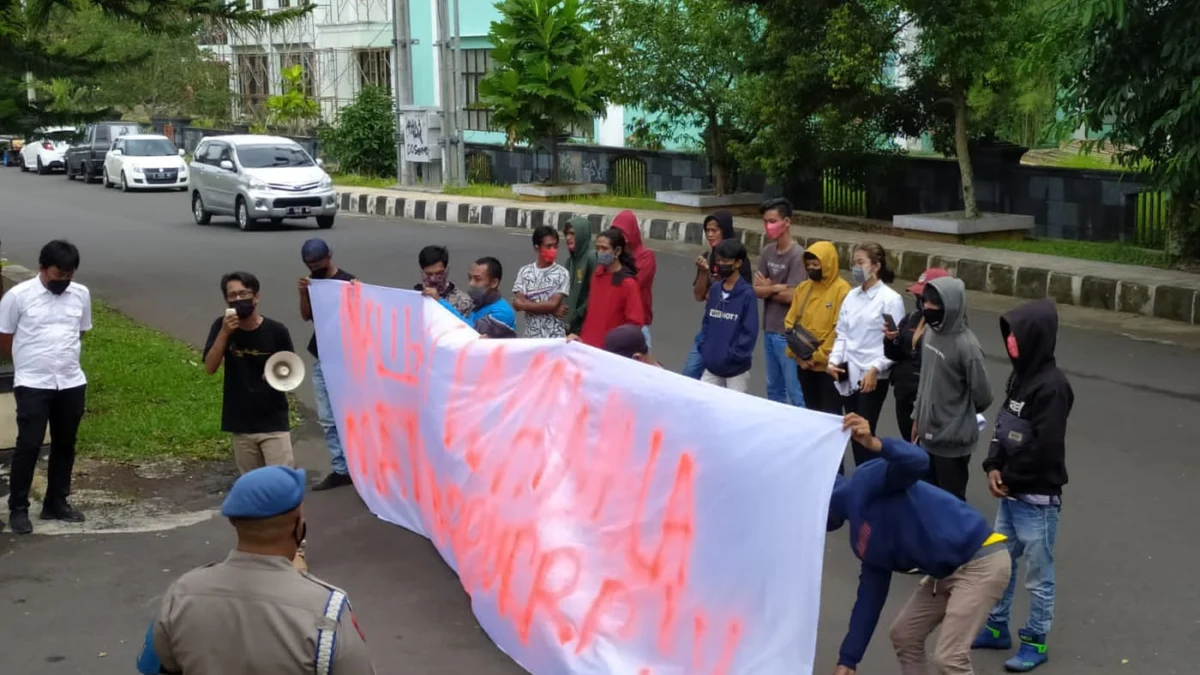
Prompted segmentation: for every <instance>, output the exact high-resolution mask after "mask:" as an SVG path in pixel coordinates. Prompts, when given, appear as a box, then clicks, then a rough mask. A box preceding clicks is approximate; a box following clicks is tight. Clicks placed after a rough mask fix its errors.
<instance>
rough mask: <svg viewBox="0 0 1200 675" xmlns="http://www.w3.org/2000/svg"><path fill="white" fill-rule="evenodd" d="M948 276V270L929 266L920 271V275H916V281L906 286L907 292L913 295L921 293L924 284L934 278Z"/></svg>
mask: <svg viewBox="0 0 1200 675" xmlns="http://www.w3.org/2000/svg"><path fill="white" fill-rule="evenodd" d="M948 276H950V272H949V271H948V270H946V269H944V268H942V267H930V268H929V269H927V270H925V271H924V272H922V273H921V276H920V277H917V283H915V284H913V285H912V286H909V287H908V292H909V293H913V294H915V295H921V294H922V293H924V292H925V284H927V283H929V282H931V281H933V280H934V279H941V278H942V277H948Z"/></svg>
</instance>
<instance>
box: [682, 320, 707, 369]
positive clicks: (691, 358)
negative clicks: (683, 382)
mask: <svg viewBox="0 0 1200 675" xmlns="http://www.w3.org/2000/svg"><path fill="white" fill-rule="evenodd" d="M699 345H700V331H696V338H695V339H694V340H692V351H690V352H688V357H687V363H685V364H684V365H683V375H684V376H685V377H690V378H692V379H693V380H698V379H700V376H701V375H703V374H704V359H703V358H701V357H700V347H699Z"/></svg>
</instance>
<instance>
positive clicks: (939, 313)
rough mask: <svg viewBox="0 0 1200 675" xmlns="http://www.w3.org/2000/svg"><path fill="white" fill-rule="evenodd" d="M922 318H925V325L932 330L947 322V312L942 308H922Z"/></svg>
mask: <svg viewBox="0 0 1200 675" xmlns="http://www.w3.org/2000/svg"><path fill="white" fill-rule="evenodd" d="M921 316H923V317H925V323H926V325H928V326H929V327H930V328H939V327H941V325H942V322H943V321H945V320H946V310H945V309H943V308H941V307H935V308H933V309H930V308H928V307H922V308H921Z"/></svg>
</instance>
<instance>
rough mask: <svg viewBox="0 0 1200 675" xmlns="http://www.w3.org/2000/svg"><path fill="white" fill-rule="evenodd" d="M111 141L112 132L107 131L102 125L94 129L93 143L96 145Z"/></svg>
mask: <svg viewBox="0 0 1200 675" xmlns="http://www.w3.org/2000/svg"><path fill="white" fill-rule="evenodd" d="M111 140H112V132H110V131H109V129H108V127H106V126H103V125H102V126H98V127H96V139H95V141H96V142H97V143H107V142H109V141H111Z"/></svg>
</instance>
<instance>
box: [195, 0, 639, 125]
mask: <svg viewBox="0 0 1200 675" xmlns="http://www.w3.org/2000/svg"><path fill="white" fill-rule="evenodd" d="M302 1H303V0H250V6H251V7H252V8H253V9H261V10H266V11H273V10H279V9H287V8H290V7H293V6H296V5H297V4H299V3H300V2H302ZM400 1H407V2H408V3H409V5H408V11H409V19H410V21H409V23H410V30H411V37H412V39H413V41H414V44H413V45H412V69H413V75H412V80H413V82H412V85H413V103H414V104H415V105H423V106H435V105H437V104H438V98H439V96H438V81H437V62H436V55H435V49H434V45H433V43H434V38H435V35H436V25H435V19H434V18H435V16H436V8H437V3H436V0H400ZM458 1H459V5H460V8H461V15H462V19H461V24H460V30H461V36H462V52H463V63H464V67H463V71H462V74H461V76H462V78H463V80H464V85H465V86H464V89H465V91H466V99H467V103H468V106H467V107H468V110H467V112H466V114H465V115H464V118H465V119H464V122H463V124H464V128H465V131H464V137H465V140H467V141H475V142H497V143H498V142H502V141H503V140H504V135H503V134H501V133H499V132H497V131H494V130H492V128H491V126H490V122H491V114H490V113H489V112H488V111H487V110H482V109H473V106H472V105H471V104H474V103H477V102H478V101H479V82H480V80H481V79H482V78H483V76H484V74H485V73H486V72H487V71H488V69H489V67H490V65H491V57H490V51H491V46H490V43H489V41H488V38H487V35H488V30H489V27H490V26H491V22H492V21H494V20H496V19H497V18H499V12H498V11H497V10H496V8H495V6H494V5H495V0H458ZM315 4H316V9H315V10H314V11H313V12H312V13H311V14H310V15H309V16H308V17H307V18H306V19H304V20H302V21H299V22H295V23H294V24H291V25H289V26H287V27H284V28H280V29H268V30H264V31H261V32H251V31H242V32H238V33H225V32H220V31H208V32H207V33H206V34H205V35H204V36H203V37H202V38H201V40H202V42H203V44H204V45H205V46H206V47H207V48H209V49H210V50H211V51H212V52H213V53H214V54H216V55H217V56H218V57H219V58H221V59H222V60H224V61H226V62H227V63H229V64H230V86H231V88H232V89H233V91H234V92H235V94H236V96H235V106H236V110H235V111H234V115H235V117H239V118H245V119H251V120H253V119H259V118H261V112H262V111H263V109H264V107H265V105H266V101H267V98H268V97H269V96H271V95H273V94H279V93H281V92H282V89H283V78H282V74H281V73H282V70H283V69H284V68H288V67H290V66H293V65H299V66H301V67H302V68H303V70H304V82H305V88H306V93H307V94H308V95H309V96H312V97H313V98H315V99H316V100H317V101H318V102H319V103H320V105H321V114H322V117H323V118H324V119H326V120H332V119H334V118H335V117H336V115H337V112H338V110H340V109H341V108H342V107H344V106H346V105H348V104H350V103H351V102H353V100H354V97H355V95H356V94H357V93H358V91H359V90H360V89H361V88H362V87H363V86H366V85H375V86H380V87H384V88H386V89H388V90H389V91H390V90H391V89H392V84H393V82H392V63H393V61H392V9H393V4H392V0H315ZM631 121H632V118H631V116H630V113H629V111H626V110H625V109H623V108H621V107H620V106H612V107H611V108H610V109H609V111H608V113H607V114H606V115H605V116H604V117H602V118H598V119H597V120H596V121H595V123H594V124H593V125H592V128H588V129H577V130H575V135H576V136H577V137H578V138H580V139H586V140H590V141H592V142H595V143H599V144H604V145H615V146H623V145H624V144H625V143H624V141H625V137H626V125H627V124H628V123H629V122H631Z"/></svg>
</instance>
